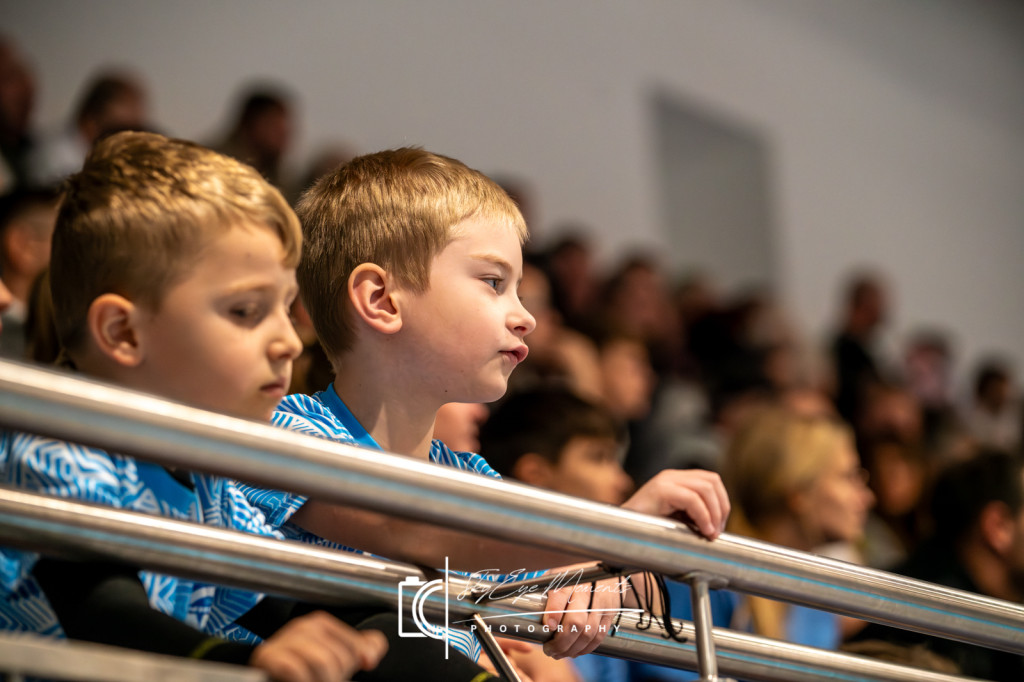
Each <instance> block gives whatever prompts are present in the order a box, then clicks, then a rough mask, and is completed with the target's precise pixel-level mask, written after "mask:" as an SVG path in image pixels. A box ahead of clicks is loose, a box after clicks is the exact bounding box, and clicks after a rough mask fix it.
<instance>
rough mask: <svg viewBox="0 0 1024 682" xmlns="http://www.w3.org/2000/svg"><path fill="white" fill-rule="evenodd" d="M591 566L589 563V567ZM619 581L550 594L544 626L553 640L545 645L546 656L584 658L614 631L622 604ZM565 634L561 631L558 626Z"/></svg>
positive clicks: (560, 590) (603, 581)
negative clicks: (550, 633)
mask: <svg viewBox="0 0 1024 682" xmlns="http://www.w3.org/2000/svg"><path fill="white" fill-rule="evenodd" d="M588 565H589V564H588ZM619 584H620V579H619V578H608V579H606V580H599V581H597V583H596V584H591V583H583V584H580V585H571V586H567V587H563V588H560V589H558V590H552V591H551V592H550V593H548V601H547V605H546V606H545V607H544V610H545V611H549V612H558V611H565V612H566V613H564V614H562V613H548V614H547V615H546V616H544V618H545V621H544V622H545V624H546V625H547V626H548V629H549V630H551V631H552V632H553V633H554V637H552V638H551V639H549V640H548V641H547V642H545V643H544V653H546V654H547V655H548V656H551V657H552V658H554V659H560V658H564V657H567V656H568V657H572V658H575V657H576V656H582V655H583V654H589V653H590V652H592V651H593V650H594V649H596V648H597V647H598V645H599V644H601V642H603V641H604V638H605V637H607V636H608V634H609V633H611V631H612V624H613V623H614V622H615V618H616V616H617V615H618V610H619V608H620V607H621V605H622V602H621V598H620V594H619ZM559 625H561V626H562V631H561V632H558V630H557V628H558V626H559Z"/></svg>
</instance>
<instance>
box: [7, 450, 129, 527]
mask: <svg viewBox="0 0 1024 682" xmlns="http://www.w3.org/2000/svg"><path fill="white" fill-rule="evenodd" d="M7 437H8V438H9V448H8V452H7V458H6V460H7V461H6V463H5V464H6V466H4V467H3V472H2V482H3V483H5V484H7V485H11V486H15V487H17V488H20V489H22V490H26V491H28V492H34V493H42V494H45V495H52V496H56V497H62V498H67V499H73V500H79V501H83V502H95V503H99V504H104V505H107V506H110V507H115V508H123V507H125V506H128V505H127V499H128V498H130V497H131V496H132V495H133V494H134V495H143V491H142V490H141V489H135V490H133V487H132V486H131V485H122V483H123V482H124V477H123V475H122V470H123V469H124V468H125V467H126V466H131V462H130V460H128V459H127V458H124V457H119V456H112V455H110V454H108V453H107V452H105V451H103V450H99V449H97V448H90V447H86V446H84V445H76V444H74V443H68V442H65V441H61V440H55V439H52V438H46V437H43V436H36V435H32V434H25V433H9V434H7Z"/></svg>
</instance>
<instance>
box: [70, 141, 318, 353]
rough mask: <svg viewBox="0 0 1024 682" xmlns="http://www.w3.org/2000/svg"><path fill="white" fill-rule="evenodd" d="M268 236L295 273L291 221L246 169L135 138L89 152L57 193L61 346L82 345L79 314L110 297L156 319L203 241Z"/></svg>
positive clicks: (179, 146) (179, 144) (190, 149)
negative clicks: (248, 233)
mask: <svg viewBox="0 0 1024 682" xmlns="http://www.w3.org/2000/svg"><path fill="white" fill-rule="evenodd" d="M243 225H244V226H252V225H255V226H260V227H266V228H267V229H270V230H271V231H273V232H274V233H275V234H276V235H277V236H278V237H279V238H280V239H281V244H282V246H283V248H284V252H285V261H284V262H285V265H287V266H288V267H295V266H296V265H297V264H298V259H299V255H300V253H301V249H302V233H301V229H300V227H299V223H298V219H297V218H296V217H295V214H294V213H293V212H292V210H291V208H290V207H289V206H288V203H287V202H286V201H285V200H284V198H283V197H282V196H281V193H280V192H279V191H278V190H277V189H275V188H274V187H272V186H271V185H270V184H269V183H268V182H267V181H266V180H264V179H263V178H262V177H261V176H260V175H259V173H257V172H256V171H255V170H254V169H253V168H251V167H250V166H247V165H245V164H243V163H240V162H238V161H236V160H234V159H231V158H228V157H226V156H223V155H221V154H218V153H216V152H213V151H211V150H209V149H206V148H205V147H201V146H199V145H197V144H194V143H192V142H187V141H184V140H174V139H169V138H167V137H164V136H163V135H158V134H156V133H145V132H123V133H118V134H115V135H111V136H110V137H107V138H105V139H103V140H101V141H100V142H98V143H97V144H96V146H95V147H94V148H93V150H92V152H91V153H90V154H89V156H88V157H87V158H86V160H85V165H84V166H83V168H82V170H81V171H80V172H79V173H76V174H75V175H72V176H71V177H70V178H69V179H68V180H67V181H66V183H65V187H64V196H63V199H62V201H61V205H60V210H59V213H58V216H57V226H56V228H55V230H54V235H53V252H52V257H51V263H50V287H51V292H52V295H53V308H54V322H55V324H56V329H57V336H58V339H59V340H60V343H61V345H62V346H63V347H64V348H65V349H66V350H68V351H74V350H76V349H77V348H78V347H79V346H80V345H81V344H82V343H83V341H84V340H85V332H86V326H87V323H86V320H87V315H88V311H89V306H90V305H91V304H92V302H93V301H94V300H95V299H96V298H97V297H98V296H101V295H102V294H104V293H116V294H121V295H123V296H125V297H126V298H130V299H131V300H133V301H134V302H136V303H140V304H144V305H146V306H148V307H150V308H152V309H154V310H157V309H159V306H160V302H161V300H162V298H163V296H164V294H165V293H166V292H167V291H168V289H170V288H171V287H172V286H173V285H174V284H176V283H177V282H179V281H180V280H181V279H182V278H183V277H184V276H185V275H186V274H187V272H188V270H189V268H190V267H191V265H192V264H193V263H194V262H195V260H196V257H197V255H198V254H199V252H200V251H201V249H202V248H203V247H205V246H206V245H207V244H208V243H209V242H210V240H212V239H214V238H215V237H217V236H220V235H221V234H223V233H225V232H226V231H227V230H229V229H231V228H232V227H237V226H243Z"/></svg>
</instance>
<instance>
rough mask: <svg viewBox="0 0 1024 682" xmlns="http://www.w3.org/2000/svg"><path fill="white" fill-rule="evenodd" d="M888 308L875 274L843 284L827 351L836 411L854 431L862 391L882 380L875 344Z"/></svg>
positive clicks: (882, 285)
mask: <svg viewBox="0 0 1024 682" xmlns="http://www.w3.org/2000/svg"><path fill="white" fill-rule="evenodd" d="M888 307H889V296H888V292H887V291H886V288H885V285H884V283H883V281H882V279H881V278H880V277H879V276H878V275H875V274H873V273H859V274H856V275H854V276H852V277H851V278H850V279H849V280H848V281H847V283H846V287H845V290H844V300H843V307H842V310H841V311H840V319H839V328H838V330H837V331H836V334H835V336H834V337H833V339H832V342H831V346H830V352H831V356H832V362H833V366H834V368H835V381H836V386H835V401H836V409H837V410H839V415H840V416H841V417H842V418H843V419H845V420H846V421H847V422H848V423H850V424H852V425H853V426H854V428H856V429H859V428H860V418H861V406H862V404H863V402H864V400H865V391H866V390H868V389H869V388H870V387H871V386H872V385H873V384H875V383H878V382H881V381H885V380H886V375H887V371H886V367H885V366H884V360H883V359H882V358H881V357H880V356H879V354H878V349H876V348H875V343H876V341H877V336H878V334H879V333H880V331H881V329H882V327H883V326H884V325H885V322H886V318H887V316H888Z"/></svg>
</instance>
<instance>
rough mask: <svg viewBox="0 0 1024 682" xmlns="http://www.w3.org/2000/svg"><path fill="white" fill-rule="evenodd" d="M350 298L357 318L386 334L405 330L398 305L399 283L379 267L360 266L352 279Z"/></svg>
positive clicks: (349, 279) (370, 265) (352, 275)
mask: <svg viewBox="0 0 1024 682" xmlns="http://www.w3.org/2000/svg"><path fill="white" fill-rule="evenodd" d="M348 297H349V301H350V302H351V303H352V308H353V309H354V311H355V313H356V315H358V316H359V318H360V319H362V320H363V322H365V323H366V324H368V325H369V326H370V327H372V328H373V329H375V330H376V331H379V332H381V333H382V334H394V333H395V332H397V331H398V330H400V329H401V328H402V315H401V312H400V309H399V307H398V305H397V303H396V301H395V280H394V278H393V277H391V275H390V274H388V272H387V271H386V270H385V269H384V268H382V267H380V266H379V265H376V264H375V263H360V264H359V265H357V266H356V268H355V269H354V270H353V271H352V274H351V275H349V278H348Z"/></svg>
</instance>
